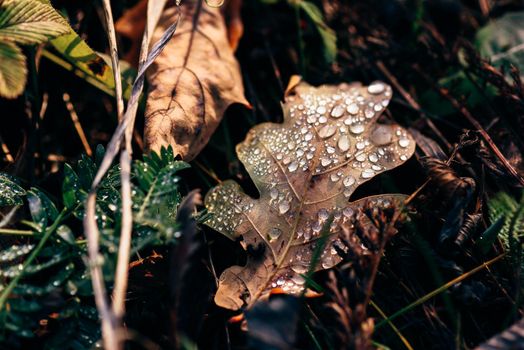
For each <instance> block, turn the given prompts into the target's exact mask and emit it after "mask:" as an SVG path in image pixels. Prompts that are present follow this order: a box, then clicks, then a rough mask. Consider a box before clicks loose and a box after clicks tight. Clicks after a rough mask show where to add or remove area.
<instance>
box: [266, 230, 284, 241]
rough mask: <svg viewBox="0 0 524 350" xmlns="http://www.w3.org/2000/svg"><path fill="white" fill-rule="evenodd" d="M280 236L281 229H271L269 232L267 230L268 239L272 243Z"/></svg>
mask: <svg viewBox="0 0 524 350" xmlns="http://www.w3.org/2000/svg"><path fill="white" fill-rule="evenodd" d="M281 234H282V230H281V229H279V228H278V227H273V228H272V229H271V230H269V239H270V240H271V241H274V240H275V239H277V238H278V237H280V235H281Z"/></svg>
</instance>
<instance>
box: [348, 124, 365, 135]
mask: <svg viewBox="0 0 524 350" xmlns="http://www.w3.org/2000/svg"><path fill="white" fill-rule="evenodd" d="M349 130H350V131H351V132H352V133H353V134H362V133H363V132H364V125H362V124H353V125H351V126H350V127H349Z"/></svg>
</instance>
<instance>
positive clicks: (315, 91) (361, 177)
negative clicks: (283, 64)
mask: <svg viewBox="0 0 524 350" xmlns="http://www.w3.org/2000/svg"><path fill="white" fill-rule="evenodd" d="M391 94H392V90H391V88H390V87H389V86H388V85H386V84H384V83H382V82H375V83H372V84H371V85H369V86H362V85H361V84H360V83H352V84H340V85H338V86H321V87H318V88H315V87H311V86H309V85H307V84H305V83H300V82H297V81H296V79H295V80H293V83H292V84H290V91H289V92H288V96H287V97H286V102H285V104H284V105H283V108H284V122H283V123H282V124H275V123H264V124H260V125H257V126H255V127H254V128H252V129H251V130H250V131H249V133H248V135H247V137H246V139H245V140H244V141H243V142H242V143H240V144H239V145H237V154H238V157H239V159H240V160H241V161H242V163H243V164H244V165H245V167H246V169H247V171H248V172H249V174H250V176H251V178H252V180H253V182H254V183H255V185H256V186H257V188H258V190H259V192H260V198H259V199H253V198H251V197H249V196H247V195H246V194H244V193H243V192H242V190H241V189H240V186H239V185H238V184H237V183H235V182H234V181H225V182H224V183H222V184H220V185H218V186H217V187H215V188H214V189H212V190H211V191H210V192H209V193H208V194H207V196H206V199H205V205H206V208H207V209H208V211H209V213H210V214H211V215H212V217H211V219H210V220H209V221H208V222H207V225H209V226H210V227H212V228H213V229H215V230H217V231H219V232H221V233H223V234H224V235H226V236H228V237H230V238H231V239H237V238H240V237H242V241H241V243H242V245H243V247H244V248H245V249H246V250H247V251H248V261H247V264H246V266H233V267H230V268H228V269H226V270H225V271H224V272H223V274H222V275H221V277H220V281H219V288H218V291H217V293H216V296H215V302H216V303H217V304H218V305H219V306H222V307H225V308H228V309H233V310H236V309H239V308H241V307H243V306H246V305H247V306H248V307H249V306H250V305H252V304H253V303H254V302H255V301H256V300H257V299H259V298H260V297H261V296H264V295H267V293H268V292H269V291H270V290H271V289H272V288H275V287H279V288H281V289H283V290H284V291H285V292H287V293H300V292H302V290H303V286H304V282H305V280H304V278H303V277H302V274H304V273H305V272H306V271H308V269H309V268H310V264H311V258H312V255H313V253H314V252H315V249H317V245H318V244H319V238H320V232H321V230H322V228H323V226H324V225H325V223H326V222H327V221H328V219H329V218H330V216H331V217H332V218H333V221H332V222H331V225H330V226H329V227H327V229H328V231H329V233H328V238H327V243H326V244H325V245H324V246H323V251H322V252H321V255H320V259H319V262H318V264H317V265H318V266H314V269H315V270H320V269H327V268H330V267H332V266H334V265H336V264H337V263H338V262H339V261H340V260H341V258H340V256H339V255H338V253H337V249H338V250H340V249H342V250H347V247H345V246H344V245H343V244H342V242H341V241H340V239H339V238H338V235H339V233H341V232H342V230H348V231H349V232H351V231H352V230H354V220H355V215H354V213H356V212H357V211H358V210H359V209H361V208H362V207H364V206H365V205H366V206H369V205H371V206H374V207H383V208H387V207H390V206H400V205H401V204H402V202H403V200H404V198H405V196H403V195H398V194H392V195H379V196H373V197H368V198H364V199H361V200H358V201H355V202H351V203H348V199H349V198H350V196H351V194H352V193H353V192H354V191H355V189H356V188H357V187H358V186H359V185H361V184H362V183H364V182H366V181H368V180H370V179H371V178H372V177H374V176H375V175H377V174H379V173H382V172H384V171H386V170H389V169H392V168H394V167H397V166H399V165H400V164H402V163H403V162H405V161H406V160H407V159H408V158H409V157H410V156H411V155H412V154H413V152H414V150H415V142H414V141H413V139H412V137H411V136H410V135H409V134H408V133H407V132H406V130H404V129H403V128H401V127H400V126H398V125H394V124H393V125H391V124H379V123H376V119H377V118H378V116H379V115H380V114H381V113H382V111H383V110H384V109H385V108H386V106H387V105H388V103H389V101H390V99H391ZM364 220H365V219H364ZM361 224H362V223H361ZM366 224H370V223H364V225H366Z"/></svg>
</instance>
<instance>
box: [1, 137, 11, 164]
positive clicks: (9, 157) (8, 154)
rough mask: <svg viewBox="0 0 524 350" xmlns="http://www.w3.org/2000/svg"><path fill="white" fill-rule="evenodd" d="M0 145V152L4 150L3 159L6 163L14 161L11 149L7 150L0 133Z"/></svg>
mask: <svg viewBox="0 0 524 350" xmlns="http://www.w3.org/2000/svg"><path fill="white" fill-rule="evenodd" d="M0 145H1V146H2V152H4V155H5V160H6V161H7V162H8V163H14V161H15V159H14V158H13V156H12V155H11V151H9V147H7V144H6V143H5V142H4V139H3V138H2V136H1V135H0Z"/></svg>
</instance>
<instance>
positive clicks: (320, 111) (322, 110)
mask: <svg viewBox="0 0 524 350" xmlns="http://www.w3.org/2000/svg"><path fill="white" fill-rule="evenodd" d="M317 113H318V114H324V113H326V107H324V106H318V107H317Z"/></svg>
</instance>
